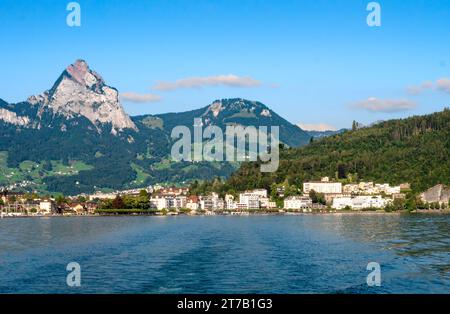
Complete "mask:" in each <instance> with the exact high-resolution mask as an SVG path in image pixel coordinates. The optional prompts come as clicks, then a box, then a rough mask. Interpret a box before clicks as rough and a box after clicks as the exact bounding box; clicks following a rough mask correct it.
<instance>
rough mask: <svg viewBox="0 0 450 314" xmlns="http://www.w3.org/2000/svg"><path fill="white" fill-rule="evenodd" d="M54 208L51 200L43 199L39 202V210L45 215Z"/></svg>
mask: <svg viewBox="0 0 450 314" xmlns="http://www.w3.org/2000/svg"><path fill="white" fill-rule="evenodd" d="M54 210H55V203H53V202H52V201H51V200H44V201H40V202H39V212H40V213H41V214H44V215H47V214H51V213H52V212H53V211H54Z"/></svg>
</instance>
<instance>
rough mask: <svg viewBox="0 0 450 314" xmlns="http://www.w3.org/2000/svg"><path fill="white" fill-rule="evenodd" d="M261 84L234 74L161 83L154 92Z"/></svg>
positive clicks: (155, 86)
mask: <svg viewBox="0 0 450 314" xmlns="http://www.w3.org/2000/svg"><path fill="white" fill-rule="evenodd" d="M260 85H261V82H260V81H258V80H255V79H253V78H251V77H240V76H236V75H233V74H228V75H217V76H206V77H188V78H184V79H180V80H176V81H175V82H159V83H157V84H156V85H154V86H153V87H152V89H154V90H161V91H172V90H176V89H180V88H202V87H206V86H231V87H257V86H260Z"/></svg>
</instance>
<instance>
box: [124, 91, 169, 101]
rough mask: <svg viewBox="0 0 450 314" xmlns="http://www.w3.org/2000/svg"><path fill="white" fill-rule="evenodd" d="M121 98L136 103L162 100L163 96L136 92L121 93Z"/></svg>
mask: <svg viewBox="0 0 450 314" xmlns="http://www.w3.org/2000/svg"><path fill="white" fill-rule="evenodd" d="M120 98H121V99H122V100H125V101H129V102H134V103H148V102H157V101H160V100H161V96H159V95H155V94H138V93H134V92H127V93H121V94H120Z"/></svg>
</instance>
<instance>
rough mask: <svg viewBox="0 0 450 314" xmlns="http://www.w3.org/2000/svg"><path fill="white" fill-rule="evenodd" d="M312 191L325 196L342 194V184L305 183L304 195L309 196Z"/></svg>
mask: <svg viewBox="0 0 450 314" xmlns="http://www.w3.org/2000/svg"><path fill="white" fill-rule="evenodd" d="M311 190H314V191H316V192H317V193H323V194H342V183H341V182H325V181H320V182H305V183H303V193H305V194H308V193H309V192H310V191H311Z"/></svg>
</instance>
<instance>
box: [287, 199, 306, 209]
mask: <svg viewBox="0 0 450 314" xmlns="http://www.w3.org/2000/svg"><path fill="white" fill-rule="evenodd" d="M311 207H312V200H311V199H310V198H309V197H306V196H289V197H286V198H285V200H284V208H285V209H304V208H305V209H306V208H311Z"/></svg>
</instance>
